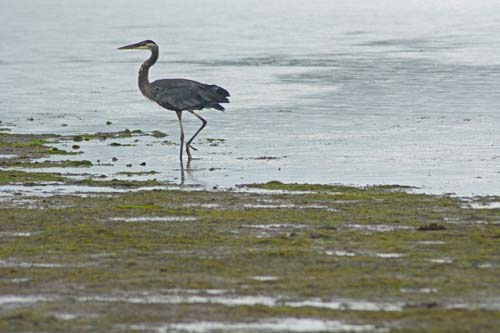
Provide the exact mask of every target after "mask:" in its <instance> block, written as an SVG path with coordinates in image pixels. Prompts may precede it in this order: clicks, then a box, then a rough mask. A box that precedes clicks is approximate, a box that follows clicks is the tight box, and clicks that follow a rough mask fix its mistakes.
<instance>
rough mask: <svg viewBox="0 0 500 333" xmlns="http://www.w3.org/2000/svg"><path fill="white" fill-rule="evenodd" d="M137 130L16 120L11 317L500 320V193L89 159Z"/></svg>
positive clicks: (0, 259) (4, 321)
mask: <svg viewBox="0 0 500 333" xmlns="http://www.w3.org/2000/svg"><path fill="white" fill-rule="evenodd" d="M122 135H125V136H127V137H129V138H130V137H133V136H134V135H138V136H139V135H157V136H158V135H159V134H158V133H146V134H144V133H142V132H141V133H139V132H135V133H134V132H133V131H128V132H127V131H122V132H116V133H106V134H102V133H100V134H97V135H90V134H89V135H87V136H86V135H78V136H65V137H62V136H55V135H40V136H38V135H21V134H8V133H3V134H1V136H0V167H1V170H0V187H2V189H3V190H2V196H0V240H1V242H0V331H7V332H17V331H31V332H47V331H50V332H53V331H61V332H62V331H64V332H96V331H106V332H122V331H147V332H166V331H175V332H177V331H179V332H215V331H217V332H219V331H235V330H236V331H242V332H268V331H280V332H281V331H291V330H292V329H293V330H294V331H295V332H310V331H318V332H319V331H328V332H338V331H356V332H419V331H426V332H446V331H448V332H449V331H456V332H458V331H472V330H474V331H484V332H492V331H496V330H498V329H499V328H500V294H499V293H498V290H499V287H500V284H499V283H500V281H499V280H498V276H500V254H499V252H498V242H499V239H500V229H499V226H500V224H499V208H498V205H497V204H498V202H500V198H498V197H493V196H491V197H474V198H458V197H451V196H446V195H439V196H438V195H425V194H415V193H411V189H408V188H404V187H400V186H372V187H363V188H357V187H349V186H341V185H310V184H283V183H281V182H279V181H275V182H269V183H265V184H253V185H248V186H243V187H239V188H234V189H231V190H216V191H207V190H204V189H200V188H190V187H180V186H178V184H174V183H169V182H165V181H158V180H155V179H154V177H155V175H154V173H150V174H147V175H141V176H145V177H144V178H142V179H136V178H135V176H137V175H134V174H131V176H130V179H129V180H128V179H117V180H113V179H110V177H103V178H99V177H96V176H95V175H88V174H86V172H85V169H86V167H88V163H91V164H93V163H96V161H85V160H79V159H78V157H79V155H78V154H77V153H78V151H79V149H78V148H72V146H73V145H79V143H81V142H85V140H87V139H88V140H110V139H109V138H111V140H110V141H109V142H110V143H111V142H114V141H113V139H117V138H118V137H120V136H122ZM103 137H106V139H103ZM54 142H64V143H65V144H66V145H67V146H68V147H69V149H67V150H63V149H61V148H57V149H56V150H54V148H53V143H54ZM51 156H57V157H58V158H57V159H51V158H47V160H46V161H43V158H45V157H51ZM36 162H38V163H43V165H38V168H37V166H36ZM52 168H53V169H54V170H56V171H54V172H51V170H50V169H52ZM65 168H68V170H70V171H71V172H68V173H65V172H64V169H65ZM125 176H126V175H125ZM126 177H127V176H126ZM63 187H66V188H70V189H75V190H74V191H72V190H68V191H66V192H57V191H55V190H54V188H63ZM84 187H85V191H82V188H84ZM35 188H42V190H41V191H40V192H35V191H33V189H35ZM22 189H25V190H22ZM43 189H45V190H43ZM42 194H43V195H42Z"/></svg>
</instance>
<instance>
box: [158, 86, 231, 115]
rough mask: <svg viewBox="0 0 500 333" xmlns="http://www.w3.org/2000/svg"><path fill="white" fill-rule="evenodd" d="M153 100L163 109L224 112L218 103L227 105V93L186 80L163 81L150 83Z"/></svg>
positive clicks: (217, 88) (214, 87)
mask: <svg viewBox="0 0 500 333" xmlns="http://www.w3.org/2000/svg"><path fill="white" fill-rule="evenodd" d="M151 87H152V88H153V89H154V90H153V98H152V99H153V100H154V101H155V102H156V103H158V104H160V105H161V106H163V107H164V108H167V109H170V110H174V111H182V110H201V109H203V108H213V109H217V110H221V111H224V107H222V105H220V104H219V103H229V100H228V97H229V96H230V95H229V92H228V91H227V90H226V89H224V88H222V87H219V86H216V85H211V84H203V83H200V82H196V81H191V80H186V79H165V80H157V81H154V82H152V83H151Z"/></svg>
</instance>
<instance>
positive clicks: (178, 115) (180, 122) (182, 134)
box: [176, 111, 191, 161]
mask: <svg viewBox="0 0 500 333" xmlns="http://www.w3.org/2000/svg"><path fill="white" fill-rule="evenodd" d="M176 113H177V118H179V126H180V128H181V150H180V154H179V158H180V160H181V161H182V149H183V148H184V129H183V128H182V111H176ZM187 153H188V158H189V159H191V154H190V153H189V150H188V151H187Z"/></svg>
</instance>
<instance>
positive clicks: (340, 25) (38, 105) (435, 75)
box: [0, 0, 500, 195]
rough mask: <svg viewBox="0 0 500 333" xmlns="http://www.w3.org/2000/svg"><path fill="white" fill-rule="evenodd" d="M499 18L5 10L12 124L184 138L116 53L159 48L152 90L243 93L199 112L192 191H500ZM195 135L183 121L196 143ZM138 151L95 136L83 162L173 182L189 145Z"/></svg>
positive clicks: (88, 5)
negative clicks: (273, 184)
mask: <svg viewBox="0 0 500 333" xmlns="http://www.w3.org/2000/svg"><path fill="white" fill-rule="evenodd" d="M499 18H500V2H495V1H481V0H479V1H478V0H476V1H465V0H463V1H462V0H454V1H451V0H445V1H430V0H422V1H416V0H414V1H399V0H384V1H371V0H360V1H352V0H350V1H348V0H339V1H327V0H312V1H298V0H287V1H284V0H268V1H258V0H238V1H224V0H206V1H195V0H183V1H172V0H162V1H160V0H155V1H133V0H120V1H118V0H108V1H97V0H94V1H92V0H85V1H84V0H71V1H62V0H60V1H56V0H40V1H33V0H16V1H9V0H0V22H1V23H2V29H0V120H1V121H2V124H0V127H7V128H10V129H11V130H12V132H15V133H57V134H76V133H92V132H98V131H117V130H123V129H125V128H128V129H131V130H133V129H141V130H143V131H151V130H161V131H164V132H166V133H168V134H169V137H167V139H168V140H170V141H175V142H177V141H178V123H177V119H176V116H175V114H174V113H173V112H171V111H166V110H163V109H161V108H159V107H158V106H156V105H155V104H153V103H151V102H149V101H146V100H145V99H144V97H142V95H141V94H140V92H139V91H138V88H137V70H138V68H139V66H140V64H141V63H142V61H143V60H144V59H146V58H147V57H148V56H149V55H148V53H147V52H145V51H127V52H125V51H117V50H116V48H117V47H119V46H122V45H125V44H129V43H133V42H138V41H140V40H144V39H153V40H155V41H156V42H157V43H158V44H159V45H160V59H159V62H158V63H157V64H156V65H155V66H154V67H153V68H152V70H151V73H150V78H151V79H152V80H154V79H158V78H166V77H185V78H190V79H194V80H199V81H201V82H206V83H216V84H219V85H221V86H223V87H225V88H227V89H228V90H230V91H231V94H232V103H231V104H229V105H228V106H227V111H226V112H224V113H221V112H218V111H215V110H209V111H202V114H203V116H204V117H206V118H207V119H208V121H209V123H208V126H207V128H206V129H205V130H204V131H203V132H202V133H201V135H200V137H199V140H197V141H198V144H195V146H197V147H198V148H199V149H200V150H199V151H198V152H194V154H195V157H197V158H199V159H196V160H194V161H193V162H192V163H191V166H190V171H189V172H187V174H186V183H188V184H201V185H202V186H207V187H212V186H215V185H217V186H222V187H227V186H233V185H235V184H240V183H251V182H262V181H269V180H281V181H286V182H315V183H343V184H359V185H364V184H404V185H412V186H419V187H422V190H423V191H426V192H432V193H443V192H454V193H456V194H459V195H472V194H500V186H499V185H500V166H499V163H500V133H499V128H500V126H499V125H500V112H499V108H500V91H499V88H498V83H499V82H500V37H499V36H500V34H499V32H500V19H499ZM31 117H32V118H33V121H28V120H27V119H28V118H31ZM106 121H112V122H113V124H112V125H110V126H107V125H106ZM64 125H67V126H64ZM199 125H200V124H199V121H198V120H197V119H196V118H194V117H191V115H189V114H186V115H185V127H186V132H187V135H189V134H191V133H193V132H194V131H195V130H196V128H197V127H198V126H199ZM207 138H217V139H224V140H225V141H224V142H222V143H221V144H219V145H218V146H211V145H209V143H208V142H207V141H206V139H207ZM140 140H141V141H140V142H138V143H137V146H127V147H111V146H109V141H108V142H99V141H91V142H83V143H82V144H81V146H82V151H83V152H84V153H83V154H82V155H79V156H77V157H76V159H89V160H91V161H93V162H94V163H96V161H97V160H100V161H101V162H107V163H111V158H112V157H113V156H115V157H118V158H119V160H118V161H117V162H115V163H113V164H114V165H113V166H110V165H101V166H95V167H93V168H91V169H90V170H89V172H91V173H95V174H107V175H109V176H113V177H114V176H115V174H116V173H117V172H119V171H148V170H156V171H159V172H160V173H159V174H157V175H154V176H149V177H150V178H158V179H165V180H172V181H176V182H177V181H179V174H180V170H179V162H178V146H175V145H162V144H160V141H161V140H158V139H153V138H147V137H141V138H140ZM121 142H122V143H126V142H127V140H122V141H121ZM259 157H278V158H277V159H272V160H266V159H258V158H259ZM141 162H146V167H144V166H140V163H141ZM127 164H132V167H127V166H126V165H127ZM116 177H118V176H116Z"/></svg>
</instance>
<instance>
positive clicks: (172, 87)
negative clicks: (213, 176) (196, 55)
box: [119, 40, 229, 161]
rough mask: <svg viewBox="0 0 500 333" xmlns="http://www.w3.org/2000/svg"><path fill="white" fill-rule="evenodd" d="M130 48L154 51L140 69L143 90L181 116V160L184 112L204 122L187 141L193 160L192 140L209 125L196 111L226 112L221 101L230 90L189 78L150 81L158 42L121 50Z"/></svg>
mask: <svg viewBox="0 0 500 333" xmlns="http://www.w3.org/2000/svg"><path fill="white" fill-rule="evenodd" d="M129 49H141V50H143V49H145V50H150V51H151V57H149V59H148V60H146V61H145V62H144V63H143V64H142V66H141V68H140V69H139V89H140V90H141V92H142V94H143V95H144V96H146V97H147V98H149V99H150V100H152V101H154V102H156V103H158V104H159V105H160V106H162V107H164V108H165V109H168V110H172V111H175V112H176V113H177V118H179V125H180V127H181V151H180V159H181V161H182V150H183V146H184V130H183V128H182V111H188V112H190V113H192V114H193V115H194V116H196V117H198V119H200V120H201V121H202V125H201V127H200V128H199V129H198V130H197V131H196V133H194V135H193V137H192V138H191V139H189V141H188V142H187V143H186V153H187V155H188V160H191V152H190V151H189V149H190V148H193V149H194V150H196V148H194V147H193V146H191V142H193V140H194V138H195V137H196V136H197V135H198V133H200V132H201V130H202V129H203V128H204V127H205V126H206V125H207V121H206V120H205V119H204V118H202V117H201V116H200V115H199V114H198V113H196V112H195V111H194V110H201V109H204V108H212V109H217V110H220V111H224V107H222V105H220V104H219V103H229V100H228V99H227V98H228V97H229V92H228V91H227V90H226V89H224V88H221V87H219V86H216V85H212V84H203V83H200V82H196V81H192V80H186V79H164V80H156V81H154V82H151V83H150V82H149V79H148V71H149V68H150V67H151V66H153V65H154V64H155V62H156V60H158V45H156V43H155V42H153V41H152V40H145V41H143V42H139V43H136V44H131V45H127V46H123V47H120V48H119V50H129Z"/></svg>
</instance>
